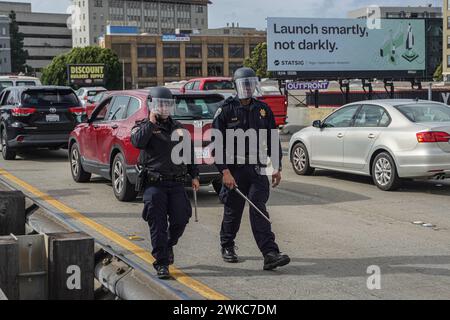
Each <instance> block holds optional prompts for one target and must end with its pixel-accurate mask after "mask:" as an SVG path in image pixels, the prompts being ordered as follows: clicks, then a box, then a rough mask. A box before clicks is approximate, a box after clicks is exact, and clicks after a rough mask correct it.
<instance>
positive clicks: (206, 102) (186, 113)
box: [173, 95, 223, 120]
mask: <svg viewBox="0 0 450 320" xmlns="http://www.w3.org/2000/svg"><path fill="white" fill-rule="evenodd" d="M222 104H223V98H222V97H221V96H216V95H213V96H210V97H207V98H200V99H196V98H185V97H184V98H183V97H180V98H179V99H177V104H176V107H175V114H174V116H173V117H174V119H180V120H182V119H205V120H212V119H214V116H215V115H216V114H217V110H218V109H219V108H220V106H221V105H222Z"/></svg>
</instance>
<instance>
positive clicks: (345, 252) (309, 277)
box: [0, 150, 450, 299]
mask: <svg viewBox="0 0 450 320" xmlns="http://www.w3.org/2000/svg"><path fill="white" fill-rule="evenodd" d="M284 167H285V171H284V182H283V183H282V185H281V186H280V188H278V189H276V190H274V191H273V193H272V196H271V199H270V203H269V212H270V214H271V216H272V220H273V229H274V231H275V233H276V235H277V241H278V243H279V245H280V247H281V249H282V250H283V251H284V252H285V253H288V254H289V255H290V256H291V258H292V263H291V264H290V265H289V266H287V267H285V268H282V269H280V270H278V271H274V272H265V271H263V270H262V264H263V261H262V257H261V255H260V253H259V251H258V249H257V247H256V244H255V242H254V240H253V237H252V235H251V232H250V225H249V219H248V213H247V214H246V215H244V219H243V224H242V227H241V231H240V233H239V236H238V239H237V245H238V247H239V250H238V253H239V255H240V257H241V261H240V263H238V264H234V265H229V264H226V263H224V262H223V261H222V260H221V257H220V254H219V241H218V232H219V229H220V223H221V215H222V207H221V205H220V203H219V201H218V199H217V197H216V195H215V194H214V192H213V191H212V188H202V190H201V192H200V193H199V205H200V209H199V215H200V223H195V222H193V221H191V223H190V224H189V226H188V228H187V231H186V234H185V236H184V237H183V239H182V240H181V243H180V244H179V246H178V247H177V248H176V249H175V254H176V262H175V264H176V267H177V268H179V269H180V270H181V271H183V272H184V273H185V274H186V275H187V277H186V278H188V279H191V278H192V279H195V280H197V281H199V282H201V283H202V284H204V285H205V286H207V287H209V288H211V289H213V290H215V292H217V293H220V294H222V295H225V296H226V297H229V298H231V299H450V210H449V208H450V183H449V182H444V183H440V184H438V183H437V182H435V181H427V182H418V181H410V182H407V183H406V184H405V186H404V187H403V188H402V189H401V190H400V191H398V192H393V193H385V192H381V191H379V190H377V189H376V188H375V187H374V186H373V185H372V183H371V180H370V179H369V178H366V177H358V176H353V175H347V174H340V173H332V172H328V171H319V172H317V173H316V175H315V176H313V177H298V176H297V175H295V173H294V172H293V171H292V169H291V168H290V165H289V164H288V162H287V161H286V163H285V164H284ZM0 169H3V170H5V171H4V172H3V174H2V176H0V178H1V179H3V180H7V181H9V182H10V183H12V184H13V185H14V183H17V181H15V182H14V183H13V182H11V179H10V177H8V176H5V172H8V173H10V174H12V175H13V176H15V177H17V178H19V179H21V180H23V181H25V182H27V183H28V184H29V185H31V186H32V187H34V188H36V189H37V190H38V191H39V192H43V193H45V194H47V195H50V196H51V197H52V198H54V199H56V200H58V201H60V202H62V203H63V204H65V205H67V206H68V207H70V208H73V209H75V210H76V211H78V212H80V213H82V214H83V215H84V216H85V217H88V218H90V219H92V220H93V221H95V222H97V223H99V224H100V225H102V226H105V227H107V228H109V229H110V230H112V231H113V232H115V233H116V234H118V235H120V236H121V237H123V238H126V239H127V238H128V236H130V235H137V236H139V237H142V238H143V239H142V241H135V242H134V243H135V244H136V245H138V246H139V247H141V248H143V249H145V250H150V244H149V241H148V239H149V234H148V227H147V226H146V224H145V222H143V220H141V210H142V203H141V202H140V201H139V200H138V201H136V202H134V203H120V202H118V201H117V200H116V199H115V198H114V195H113V192H112V189H111V186H110V183H108V182H107V181H105V180H103V179H101V178H93V180H92V182H91V183H87V184H77V183H75V182H74V181H73V180H72V177H71V175H70V171H69V170H70V169H69V164H68V161H67V153H66V152H65V151H45V150H42V151H34V152H29V153H25V154H22V155H21V157H20V158H19V159H18V160H17V161H9V162H5V161H3V160H0ZM29 187H30V186H27V187H26V188H25V186H24V185H23V183H22V185H21V186H20V187H19V188H20V189H22V190H24V191H25V192H26V193H27V194H29V195H32V194H33V193H34V196H36V194H37V193H38V191H37V190H36V189H32V190H31V191H32V192H31V191H30V190H29V189H30V188H29ZM33 190H34V191H33ZM30 192H31V193H30ZM42 197H43V198H44V201H45V200H48V199H47V197H45V196H42V195H41V198H42ZM49 199H50V198H49ZM49 208H52V207H51V205H50V204H49ZM55 210H56V209H55ZM56 211H57V210H56ZM69 220H70V221H72V222H73V223H74V224H75V225H78V226H79V227H80V228H81V229H82V230H85V231H86V232H88V233H90V234H92V235H93V236H95V237H97V238H98V239H99V240H101V241H103V242H106V243H110V244H111V245H112V246H113V247H116V248H118V245H117V243H114V242H112V241H110V240H109V239H107V238H106V237H105V236H104V235H100V234H99V232H98V230H97V231H96V230H93V229H91V228H89V227H87V226H86V225H85V224H83V220H82V219H81V220H74V219H73V218H70V219H69ZM419 220H420V221H423V222H426V223H431V224H433V225H435V227H434V228H426V227H423V226H419V225H415V224H413V223H412V222H414V221H419ZM123 253H124V254H126V255H127V256H128V257H129V258H130V259H134V260H135V261H137V262H139V263H140V264H141V265H142V266H143V267H145V268H148V269H150V270H151V268H152V267H151V266H150V265H149V264H148V263H146V262H145V261H142V260H141V259H139V258H138V257H136V255H135V254H132V253H129V252H126V250H123ZM374 265H375V266H378V267H379V268H380V270H381V289H379V290H369V289H368V288H367V279H368V277H369V274H368V273H367V269H368V267H370V266H374ZM181 282H182V281H170V282H169V283H170V285H171V286H173V287H175V288H176V289H178V290H182V291H184V292H186V293H188V294H189V295H191V296H193V297H194V298H201V297H202V296H203V297H204V295H202V291H201V290H198V288H196V287H195V286H193V285H191V283H190V282H189V281H188V282H184V284H183V283H181Z"/></svg>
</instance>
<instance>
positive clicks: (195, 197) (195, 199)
mask: <svg viewBox="0 0 450 320" xmlns="http://www.w3.org/2000/svg"><path fill="white" fill-rule="evenodd" d="M197 207H198V205H197V191H196V190H194V210H195V222H198V209H197Z"/></svg>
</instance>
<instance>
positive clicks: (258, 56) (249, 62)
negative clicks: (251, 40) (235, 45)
mask: <svg viewBox="0 0 450 320" xmlns="http://www.w3.org/2000/svg"><path fill="white" fill-rule="evenodd" d="M244 66H246V67H248V68H252V69H253V70H255V72H256V75H257V76H258V77H261V78H270V72H267V43H265V42H264V43H260V44H258V45H257V46H256V48H255V49H254V50H253V52H251V53H250V57H248V58H246V59H245V61H244Z"/></svg>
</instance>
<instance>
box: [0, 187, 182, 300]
mask: <svg viewBox="0 0 450 320" xmlns="http://www.w3.org/2000/svg"><path fill="white" fill-rule="evenodd" d="M0 183H1V184H2V185H4V186H5V187H7V188H8V189H11V190H14V188H13V187H12V186H11V185H9V184H8V183H7V182H5V181H4V180H0ZM25 197H26V205H25V207H26V209H25V212H26V213H27V216H26V232H27V233H30V232H32V233H38V234H56V233H73V232H81V231H82V230H78V229H77V228H76V227H75V226H73V225H70V224H69V223H67V222H66V221H64V220H63V219H62V218H60V217H59V216H58V214H56V213H54V212H52V211H51V210H49V209H48V208H45V206H44V205H42V204H41V203H40V201H39V200H33V199H31V198H29V197H27V196H26V195H25ZM94 241H95V249H94V252H95V254H94V255H95V259H94V260H95V272H94V276H95V279H96V280H97V281H98V282H99V283H100V284H101V286H102V289H100V290H97V292H96V293H97V296H100V295H101V294H100V293H101V291H102V290H103V291H104V290H105V289H106V290H108V291H109V293H110V294H112V295H114V296H115V297H116V298H119V299H123V300H189V299H190V297H188V296H187V295H185V294H184V293H182V292H180V291H179V290H176V289H174V288H172V287H170V286H169V285H167V284H166V283H164V282H162V281H160V280H159V279H157V278H156V277H155V276H153V274H151V273H150V272H149V271H148V270H145V269H144V268H142V266H139V265H138V264H136V263H134V262H133V261H131V260H130V259H128V258H126V257H124V256H123V255H122V254H120V253H117V252H116V251H115V250H114V249H113V248H111V247H109V246H106V245H103V244H102V243H101V242H100V241H99V240H98V239H94ZM0 292H1V290H0ZM1 293H3V292H1ZM5 298H6V296H5ZM0 300H1V294H0Z"/></svg>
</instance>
